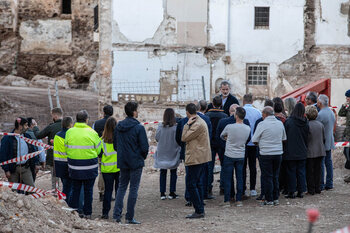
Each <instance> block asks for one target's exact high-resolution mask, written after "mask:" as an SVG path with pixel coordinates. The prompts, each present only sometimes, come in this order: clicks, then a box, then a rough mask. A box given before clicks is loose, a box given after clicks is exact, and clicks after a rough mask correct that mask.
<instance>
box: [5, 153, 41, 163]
mask: <svg viewBox="0 0 350 233" xmlns="http://www.w3.org/2000/svg"><path fill="white" fill-rule="evenodd" d="M44 151H45V150H40V151H36V152H33V153H30V154H26V155H23V156H21V157H19V158H14V159H10V160H7V161H5V162H2V163H0V166H1V165H6V164H10V163H17V162H21V161H25V160H28V159H31V158H33V157H35V156H37V155H39V154H41V153H42V152H44Z"/></svg>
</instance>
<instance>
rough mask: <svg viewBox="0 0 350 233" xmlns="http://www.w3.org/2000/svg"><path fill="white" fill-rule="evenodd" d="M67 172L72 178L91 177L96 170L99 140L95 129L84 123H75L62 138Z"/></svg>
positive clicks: (99, 146)
mask: <svg viewBox="0 0 350 233" xmlns="http://www.w3.org/2000/svg"><path fill="white" fill-rule="evenodd" d="M64 145H65V147H66V152H67V158H68V168H69V174H70V176H71V177H72V178H73V179H74V178H76V179H92V178H95V177H96V176H97V172H98V169H97V168H98V159H97V157H98V155H99V154H100V152H101V140H100V137H99V136H98V134H97V133H96V131H95V130H93V129H92V128H91V127H90V126H88V125H87V124H85V123H79V122H77V123H75V125H74V127H73V128H71V129H69V130H68V131H67V133H66V138H65V140H64Z"/></svg>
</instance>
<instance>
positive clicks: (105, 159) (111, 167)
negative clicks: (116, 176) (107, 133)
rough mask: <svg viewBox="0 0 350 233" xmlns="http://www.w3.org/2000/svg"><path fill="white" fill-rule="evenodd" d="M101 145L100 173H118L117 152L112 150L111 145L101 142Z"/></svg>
mask: <svg viewBox="0 0 350 233" xmlns="http://www.w3.org/2000/svg"><path fill="white" fill-rule="evenodd" d="M102 145H103V146H102V149H103V154H102V158H101V172H102V173H115V172H119V171H120V169H119V168H118V167H117V152H116V151H115V150H114V147H113V143H105V142H104V141H102Z"/></svg>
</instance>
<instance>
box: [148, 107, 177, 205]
mask: <svg viewBox="0 0 350 233" xmlns="http://www.w3.org/2000/svg"><path fill="white" fill-rule="evenodd" d="M175 136H176V119H175V112H174V109H172V108H167V109H165V111H164V115H163V123H161V124H159V126H158V129H157V132H156V141H157V142H158V144H157V151H156V153H155V154H154V159H155V160H154V167H155V168H160V177H159V185H160V199H161V200H165V199H166V195H165V191H166V177H167V169H170V194H169V196H168V199H175V198H177V197H178V195H176V193H175V192H176V180H177V167H178V166H179V164H180V150H181V147H180V145H178V144H177V142H176V139H175Z"/></svg>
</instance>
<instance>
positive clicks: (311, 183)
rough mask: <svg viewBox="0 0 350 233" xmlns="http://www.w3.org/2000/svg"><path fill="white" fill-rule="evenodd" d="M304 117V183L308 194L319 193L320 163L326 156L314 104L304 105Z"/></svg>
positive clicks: (321, 128) (322, 131)
mask: <svg viewBox="0 0 350 233" xmlns="http://www.w3.org/2000/svg"><path fill="white" fill-rule="evenodd" d="M305 113H306V117H307V119H308V120H309V136H308V142H307V145H308V147H307V159H306V183H307V192H308V194H310V195H314V194H315V193H317V194H320V193H321V188H320V182H321V165H322V159H323V158H324V157H325V156H326V149H325V146H324V143H325V134H324V126H323V124H322V123H321V122H319V121H316V118H317V115H318V111H317V108H316V106H314V105H309V106H306V110H305Z"/></svg>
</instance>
